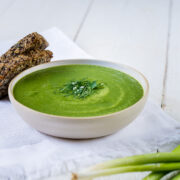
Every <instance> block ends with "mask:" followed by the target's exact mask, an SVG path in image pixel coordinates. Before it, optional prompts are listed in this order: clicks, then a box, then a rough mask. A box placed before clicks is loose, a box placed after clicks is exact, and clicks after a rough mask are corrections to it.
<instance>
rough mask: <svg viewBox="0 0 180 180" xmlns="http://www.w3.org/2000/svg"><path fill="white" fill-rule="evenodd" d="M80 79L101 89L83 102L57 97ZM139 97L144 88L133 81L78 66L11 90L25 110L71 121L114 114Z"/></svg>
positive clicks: (45, 73)
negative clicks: (64, 88)
mask: <svg viewBox="0 0 180 180" xmlns="http://www.w3.org/2000/svg"><path fill="white" fill-rule="evenodd" d="M83 78H87V79H88V80H89V81H97V82H99V83H103V88H101V89H98V90H97V91H96V92H95V93H93V94H91V95H89V96H88V97H86V98H75V97H74V96H72V95H70V96H65V95H64V94H62V93H60V91H59V88H61V87H63V86H64V84H66V83H67V82H70V81H72V80H81V79H83ZM142 96H143V88H142V86H141V85H140V83H139V82H138V81H137V80H136V79H134V78H133V77H131V76H129V75H127V74H125V73H123V72H121V71H118V70H114V69H111V68H107V67H102V66H95V65H81V64H77V65H64V66H55V67H50V68H47V69H43V70H39V71H36V72H33V73H31V74H29V75H27V76H25V77H24V78H22V79H20V80H19V81H18V82H17V83H16V85H15V87H14V97H15V99H16V100H17V101H19V102H20V103H22V104H24V105H25V106H27V107H30V108H32V109H34V110H37V111H39V112H43V113H47V114H53V115H60V116H71V117H89V116H100V115H105V114H110V113H114V112H117V111H120V110H122V109H125V108H127V107H129V106H131V105H133V104H134V103H136V102H137V101H138V100H139V99H141V97H142Z"/></svg>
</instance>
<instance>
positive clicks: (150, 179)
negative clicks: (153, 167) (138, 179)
mask: <svg viewBox="0 0 180 180" xmlns="http://www.w3.org/2000/svg"><path fill="white" fill-rule="evenodd" d="M172 152H175V153H176V152H177V153H178V152H180V145H179V146H177V147H176V148H175V149H174V150H173V151H172ZM167 173H168V172H152V173H150V174H149V175H147V176H146V177H145V178H144V179H143V180H160V179H161V178H162V177H163V176H165V175H166V174H167Z"/></svg>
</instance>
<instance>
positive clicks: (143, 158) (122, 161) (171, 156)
mask: <svg viewBox="0 0 180 180" xmlns="http://www.w3.org/2000/svg"><path fill="white" fill-rule="evenodd" d="M166 162H180V152H178V153H174V152H161V153H152V154H143V155H135V156H130V157H125V158H119V159H115V160H111V161H107V162H104V163H101V164H97V165H95V166H93V167H91V168H89V170H102V169H109V168H116V167H120V166H129V165H139V164H149V163H166Z"/></svg>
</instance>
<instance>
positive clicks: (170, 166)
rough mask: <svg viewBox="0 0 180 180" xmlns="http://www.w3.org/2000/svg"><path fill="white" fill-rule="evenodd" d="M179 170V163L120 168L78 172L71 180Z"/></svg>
mask: <svg viewBox="0 0 180 180" xmlns="http://www.w3.org/2000/svg"><path fill="white" fill-rule="evenodd" d="M179 169H180V162H177V163H156V164H142V165H132V166H122V167H116V168H109V169H102V170H97V171H85V172H80V173H78V174H73V177H72V180H85V179H92V178H96V177H100V176H108V175H113V174H120V173H127V172H143V171H172V170H179Z"/></svg>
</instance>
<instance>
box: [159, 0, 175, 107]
mask: <svg viewBox="0 0 180 180" xmlns="http://www.w3.org/2000/svg"><path fill="white" fill-rule="evenodd" d="M172 7H173V0H170V2H169V14H168V33H167V45H166V59H165V61H166V62H165V68H164V78H163V89H162V100H161V108H162V109H164V108H165V107H166V102H165V94H166V87H167V83H166V81H167V73H168V60H169V47H170V36H171V23H172Z"/></svg>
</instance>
